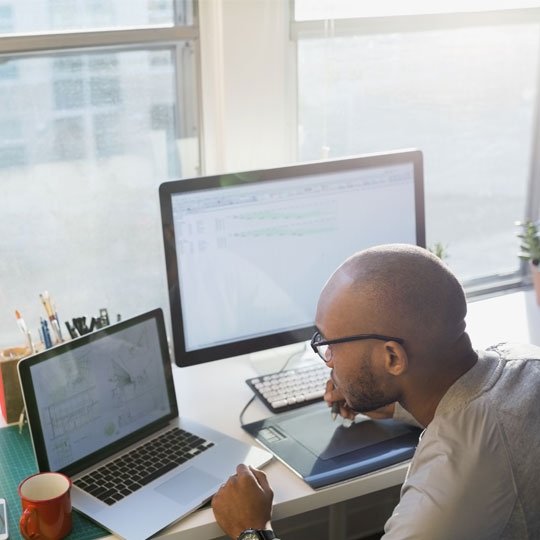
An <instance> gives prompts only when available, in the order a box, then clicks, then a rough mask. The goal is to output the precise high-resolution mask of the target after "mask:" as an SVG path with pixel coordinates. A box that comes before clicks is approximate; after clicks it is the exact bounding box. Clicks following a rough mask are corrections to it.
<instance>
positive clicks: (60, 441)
mask: <svg viewBox="0 0 540 540" xmlns="http://www.w3.org/2000/svg"><path fill="white" fill-rule="evenodd" d="M168 351H169V349H168V344H167V337H166V330H165V324H164V319H163V312H162V310H161V309H155V310H153V311H149V312H147V313H144V314H141V315H139V316H137V317H134V318H131V319H129V320H125V321H122V322H119V323H116V324H114V325H111V326H108V327H105V328H102V329H100V330H96V331H94V332H92V333H90V334H86V335H84V336H82V337H79V338H76V339H74V340H73V341H70V342H67V343H63V344H60V345H58V346H56V347H53V348H51V349H47V350H45V351H43V352H41V353H38V354H36V355H34V356H30V357H27V358H24V359H22V360H21V361H20V362H19V365H18V369H19V376H20V380H21V387H22V392H23V397H24V402H25V406H26V411H27V416H28V423H29V426H30V434H31V437H32V444H33V447H34V452H35V456H36V460H37V464H38V469H39V470H40V471H59V472H62V473H64V474H66V475H67V476H69V477H70V478H71V480H72V482H73V489H72V492H71V499H72V505H73V507H74V508H76V509H77V510H78V511H80V512H81V513H83V514H84V515H86V516H87V517H88V518H90V519H91V520H93V521H95V522H97V523H98V524H100V525H101V526H103V527H104V528H106V529H108V530H109V531H111V532H113V533H115V534H117V535H119V536H121V537H123V538H126V539H129V540H139V539H141V540H142V539H144V538H148V537H150V536H152V535H154V534H155V533H157V532H158V531H160V530H161V529H163V528H164V527H166V526H168V525H170V524H171V523H173V522H174V521H176V520H178V519H180V518H182V517H184V516H186V515H187V514H189V513H190V512H192V511H194V510H195V509H197V508H198V507H200V506H201V505H203V504H204V503H205V502H207V501H208V500H209V499H210V498H211V497H212V495H213V494H214V493H215V492H216V491H217V489H218V488H219V486H220V485H221V484H222V483H223V482H225V480H226V479H227V478H228V477H229V476H230V475H231V474H233V473H234V470H235V468H236V466H237V465H238V464H239V463H241V462H243V463H246V464H250V465H253V466H255V467H261V466H263V465H264V464H266V463H267V462H268V461H270V459H271V454H270V453H268V452H267V451H266V450H263V449H262V448H257V447H255V446H253V445H250V444H246V443H244V442H241V441H239V440H236V439H234V438H232V437H229V436H227V435H225V434H223V433H220V432H217V431H215V430H213V429H211V428H209V427H206V426H204V425H201V424H199V423H197V422H194V421H191V420H188V419H186V418H180V417H179V415H178V406H177V400H176V395H175V390H174V383H173V375H172V369H171V360H170V356H169V352H168ZM184 376H186V377H188V376H189V373H186V375H184ZM208 398H209V399H212V396H208ZM201 399H204V398H203V397H201ZM184 446H187V449H184V448H183V447H184ZM157 456H161V457H160V458H159V459H158V457H157ZM145 460H146V463H145V464H143V466H142V469H141V470H139V462H141V461H142V462H144V461H145ZM148 462H149V463H148ZM97 469H99V471H98V472H96V470H97ZM116 484H118V485H116Z"/></svg>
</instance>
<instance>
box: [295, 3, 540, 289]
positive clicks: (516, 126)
mask: <svg viewBox="0 0 540 540" xmlns="http://www.w3.org/2000/svg"><path fill="white" fill-rule="evenodd" d="M432 4H433V3H432V2H429V3H426V2H421V1H416V2H407V3H406V4H403V3H402V2H395V1H391V0H386V1H383V2H378V3H375V4H373V5H372V4H370V5H366V3H365V2H354V0H353V1H348V0H336V1H335V2H324V1H322V0H321V1H319V2H317V1H311V0H296V2H295V16H296V21H293V22H292V33H293V35H294V36H295V38H296V39H297V55H298V62H297V64H298V130H299V132H298V137H299V138H298V148H299V157H300V160H302V161H304V160H313V159H320V158H321V157H324V156H326V155H328V156H329V157H339V156H346V155H354V154H362V153H370V152H380V151H385V150H391V149H397V148H405V147H416V148H419V149H421V150H422V151H423V153H424V166H425V199H426V233H427V243H428V245H432V246H433V245H435V244H436V243H441V244H442V245H443V246H445V247H446V251H447V255H448V257H447V259H446V260H447V263H448V264H449V266H450V267H451V268H452V269H453V270H454V271H455V272H456V274H457V275H458V276H459V277H460V279H461V280H462V281H463V282H464V283H465V284H466V285H468V287H469V289H470V292H471V294H472V292H473V287H478V286H480V288H486V287H489V286H497V285H500V284H501V283H503V282H504V283H505V285H507V284H508V281H507V280H510V281H512V280H514V281H516V280H517V281H519V280H521V278H522V275H521V274H520V262H519V259H518V258H517V249H518V245H517V238H516V232H517V231H516V227H515V225H514V223H515V221H516V220H520V219H523V218H524V217H528V216H526V213H527V212H530V210H528V209H527V208H528V206H527V204H528V203H529V199H528V189H529V182H530V174H531V166H532V162H533V159H534V152H533V150H534V148H535V144H536V139H535V137H536V133H535V125H536V123H537V119H536V106H537V100H538V80H539V79H538V76H539V71H538V67H539V65H540V57H539V51H540V11H539V10H538V9H532V8H529V6H530V5H534V4H536V5H540V3H538V2H521V3H520V4H521V5H516V2H512V3H510V2H504V1H499V2H489V3H486V2H478V1H477V2H467V3H466V4H465V3H463V5H461V4H459V3H458V4H456V3H455V2H454V3H451V4H450V3H446V6H444V7H443V6H441V3H439V4H438V7H435V8H434V7H433V5H432ZM426 7H427V9H428V10H429V12H431V14H430V15H427V14H425V13H423V10H424V9H426ZM508 7H512V8H516V7H518V8H521V7H524V8H525V9H512V10H510V11H505V10H504V9H503V8H508ZM449 8H450V9H451V10H452V11H455V10H458V9H463V10H464V11H474V10H477V12H476V13H470V14H467V13H462V14H460V15H456V14H455V13H450V12H448V11H449ZM434 9H435V10H436V11H440V13H438V14H433V10H434ZM495 9H499V10H500V11H497V12H494V11H489V10H495ZM445 12H447V13H445ZM389 15H393V16H389ZM396 15H398V16H396ZM536 185H537V188H536V189H539V188H538V183H537V184H536ZM537 211H538V209H534V210H533V212H534V213H535V214H534V215H532V216H531V217H536V215H537Z"/></svg>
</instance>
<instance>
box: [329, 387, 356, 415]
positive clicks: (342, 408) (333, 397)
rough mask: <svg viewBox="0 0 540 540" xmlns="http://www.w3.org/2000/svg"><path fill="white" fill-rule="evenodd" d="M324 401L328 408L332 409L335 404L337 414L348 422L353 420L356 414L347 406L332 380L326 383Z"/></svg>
mask: <svg viewBox="0 0 540 540" xmlns="http://www.w3.org/2000/svg"><path fill="white" fill-rule="evenodd" d="M324 401H326V404H327V405H328V406H329V407H332V406H333V405H334V403H337V404H338V405H339V414H340V415H341V416H342V417H343V418H347V419H348V420H354V419H355V417H356V414H357V413H356V412H354V411H353V410H352V409H351V408H350V407H349V406H348V405H347V403H346V402H345V398H344V397H343V394H342V393H341V392H340V391H339V390H338V389H337V388H336V387H335V386H334V381H332V379H328V380H327V381H326V392H325V394H324ZM332 412H333V411H332Z"/></svg>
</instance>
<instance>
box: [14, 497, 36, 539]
mask: <svg viewBox="0 0 540 540" xmlns="http://www.w3.org/2000/svg"><path fill="white" fill-rule="evenodd" d="M19 526H20V529H21V533H22V535H23V537H24V538H26V540H33V539H36V540H37V539H39V538H41V534H40V533H39V530H38V520H37V511H36V507H35V506H32V505H29V506H27V507H26V508H25V509H24V512H23V513H22V516H21V519H20V521H19Z"/></svg>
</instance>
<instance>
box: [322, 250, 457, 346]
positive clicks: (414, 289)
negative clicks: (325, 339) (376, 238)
mask: <svg viewBox="0 0 540 540" xmlns="http://www.w3.org/2000/svg"><path fill="white" fill-rule="evenodd" d="M466 312H467V304H466V300H465V294H464V292H463V288H462V287H461V285H460V283H459V282H458V280H457V279H456V277H455V276H454V275H453V274H452V273H451V272H450V270H449V269H448V267H447V266H446V265H445V264H443V263H442V262H441V261H440V259H438V258H437V257H436V256H434V255H433V254H431V253H430V252H429V251H427V250H426V249H423V248H419V247H416V246H410V245H405V244H390V245H383V246H377V247H374V248H370V249H367V250H364V251H361V252H358V253H356V254H355V255H353V256H352V257H350V258H349V259H347V260H346V261H345V262H344V263H343V264H342V265H341V266H340V267H339V268H338V269H337V270H336V271H335V272H334V274H333V275H332V276H331V277H330V279H329V280H328V282H327V283H326V285H325V287H324V289H323V291H322V293H321V297H320V300H319V305H318V309H317V318H318V319H319V318H320V317H324V316H326V315H328V316H329V317H342V321H341V327H342V328H343V332H344V334H343V335H348V333H349V332H353V333H377V334H386V335H389V336H393V337H401V338H403V339H404V340H405V341H406V343H407V345H408V347H407V349H408V352H409V354H411V353H412V354H413V355H416V354H418V355H421V356H424V355H426V354H428V355H429V354H435V353H438V354H440V353H441V352H442V351H444V350H445V349H451V348H452V346H453V344H454V343H456V342H457V341H458V340H459V339H460V338H461V337H462V336H463V334H464V331H465V322H464V318H465V314H466Z"/></svg>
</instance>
